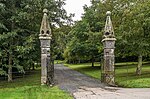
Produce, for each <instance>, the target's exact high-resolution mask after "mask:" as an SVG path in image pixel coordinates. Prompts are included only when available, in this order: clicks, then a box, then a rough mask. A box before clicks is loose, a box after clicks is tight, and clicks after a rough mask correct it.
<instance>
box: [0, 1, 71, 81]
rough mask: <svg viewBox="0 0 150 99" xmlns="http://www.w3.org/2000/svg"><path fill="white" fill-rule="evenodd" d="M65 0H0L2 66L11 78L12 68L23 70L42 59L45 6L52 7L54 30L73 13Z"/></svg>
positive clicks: (52, 25)
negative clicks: (41, 28)
mask: <svg viewBox="0 0 150 99" xmlns="http://www.w3.org/2000/svg"><path fill="white" fill-rule="evenodd" d="M64 4H65V3H64V1H60V0H59V1H54V0H23V1H20V0H2V1H1V2H0V11H1V12H2V13H1V15H0V18H1V19H2V20H0V48H1V50H0V60H1V64H0V68H2V69H0V70H3V71H7V72H6V73H7V75H8V81H12V68H16V69H17V71H18V72H22V73H24V70H27V69H28V68H31V67H32V66H33V63H34V62H35V61H37V62H38V61H39V60H40V54H39V53H40V46H39V45H40V44H39V39H38V35H39V29H40V23H41V19H42V15H43V13H42V10H43V9H44V8H47V9H48V10H49V15H50V16H49V17H50V21H51V22H52V24H51V27H52V30H54V29H55V28H56V26H63V25H64V24H65V23H66V22H70V21H71V16H72V15H70V16H67V13H66V11H65V10H64V9H63V7H62V6H63V5H64ZM31 12H32V13H31ZM0 73H1V72H0Z"/></svg>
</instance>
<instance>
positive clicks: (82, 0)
mask: <svg viewBox="0 0 150 99" xmlns="http://www.w3.org/2000/svg"><path fill="white" fill-rule="evenodd" d="M65 2H66V5H65V6H64V8H65V9H66V11H67V13H75V17H74V18H73V20H80V19H81V15H82V13H83V12H84V11H83V6H84V5H85V4H86V5H88V6H90V0H66V1H65Z"/></svg>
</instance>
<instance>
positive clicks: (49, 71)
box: [39, 9, 54, 85]
mask: <svg viewBox="0 0 150 99" xmlns="http://www.w3.org/2000/svg"><path fill="white" fill-rule="evenodd" d="M43 13H44V15H43V19H42V23H41V28H40V34H39V39H40V42H41V85H45V84H47V85H52V84H53V83H54V81H53V79H54V65H51V51H50V48H51V40H52V34H51V28H50V25H49V21H48V16H47V13H48V10H47V9H44V10H43Z"/></svg>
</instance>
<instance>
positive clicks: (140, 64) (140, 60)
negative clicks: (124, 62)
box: [136, 54, 142, 75]
mask: <svg viewBox="0 0 150 99" xmlns="http://www.w3.org/2000/svg"><path fill="white" fill-rule="evenodd" d="M141 69H142V55H141V54H140V55H139V56H138V65H137V69H136V74H137V75H141Z"/></svg>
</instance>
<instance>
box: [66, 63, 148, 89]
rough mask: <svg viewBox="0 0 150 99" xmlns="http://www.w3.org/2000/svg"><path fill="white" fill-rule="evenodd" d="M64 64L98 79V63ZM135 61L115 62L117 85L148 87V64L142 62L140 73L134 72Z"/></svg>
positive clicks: (99, 76)
mask: <svg viewBox="0 0 150 99" xmlns="http://www.w3.org/2000/svg"><path fill="white" fill-rule="evenodd" d="M65 65H66V66H68V67H70V68H72V69H74V70H76V71H79V72H81V73H83V74H86V75H88V76H91V77H94V78H97V79H100V78H101V70H100V69H101V67H100V64H99V63H95V67H91V63H83V64H65ZM136 65H137V62H125V63H116V64H115V68H116V69H115V72H116V73H115V77H116V79H115V81H116V84H117V85H118V86H121V87H129V88H150V64H148V63H146V62H145V63H144V65H143V67H142V75H140V76H137V75H136V74H135V70H136Z"/></svg>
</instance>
